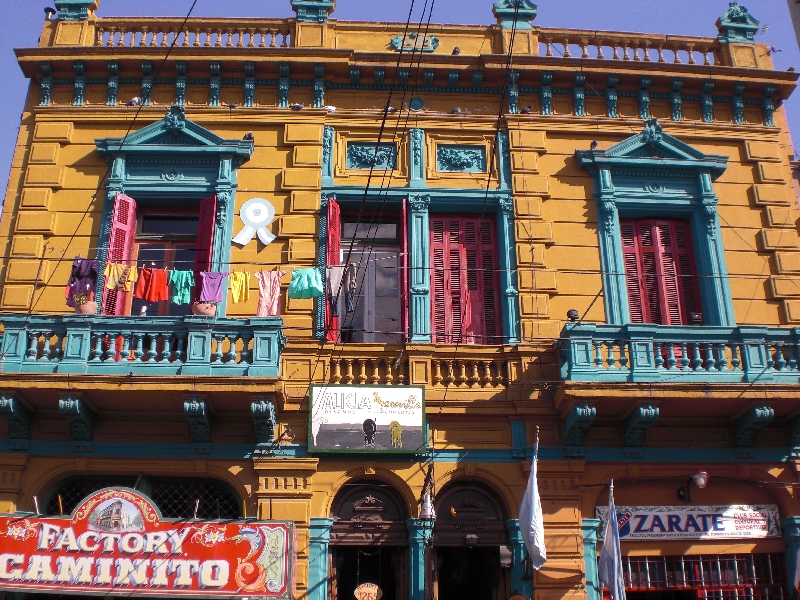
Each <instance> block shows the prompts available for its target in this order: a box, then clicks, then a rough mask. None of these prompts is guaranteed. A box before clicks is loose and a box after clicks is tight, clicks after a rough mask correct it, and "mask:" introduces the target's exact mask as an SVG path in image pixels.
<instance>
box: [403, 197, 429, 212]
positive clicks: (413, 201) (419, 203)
mask: <svg viewBox="0 0 800 600" xmlns="http://www.w3.org/2000/svg"><path fill="white" fill-rule="evenodd" d="M430 204H431V197H430V194H411V195H410V196H409V197H408V206H409V207H410V208H411V210H412V211H413V212H425V211H427V210H428V207H429V206H430Z"/></svg>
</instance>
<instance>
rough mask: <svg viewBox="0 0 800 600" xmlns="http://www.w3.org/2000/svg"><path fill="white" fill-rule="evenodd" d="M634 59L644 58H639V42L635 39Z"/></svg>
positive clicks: (636, 60) (637, 60)
mask: <svg viewBox="0 0 800 600" xmlns="http://www.w3.org/2000/svg"><path fill="white" fill-rule="evenodd" d="M633 60H634V62H641V60H642V59H641V58H639V42H638V41H635V40H634V42H633Z"/></svg>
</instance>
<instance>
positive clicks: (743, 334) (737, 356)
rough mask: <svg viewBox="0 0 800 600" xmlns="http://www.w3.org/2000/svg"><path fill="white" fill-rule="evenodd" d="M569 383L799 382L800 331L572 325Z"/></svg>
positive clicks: (567, 350)
mask: <svg viewBox="0 0 800 600" xmlns="http://www.w3.org/2000/svg"><path fill="white" fill-rule="evenodd" d="M561 337H562V339H561V342H560V351H561V375H562V377H563V378H564V380H565V381H596V382H662V383H666V382H670V383H671V382H680V383H689V382H714V383H738V382H757V383H783V384H787V383H789V384H797V383H798V378H800V365H798V361H800V346H799V344H800V328H797V327H795V328H778V327H751V326H741V327H689V326H686V327H683V326H664V325H639V324H632V325H623V326H617V325H597V324H593V323H580V324H575V325H567V326H566V327H565V328H564V330H563V332H562V334H561Z"/></svg>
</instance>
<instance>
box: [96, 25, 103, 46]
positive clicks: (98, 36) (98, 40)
mask: <svg viewBox="0 0 800 600" xmlns="http://www.w3.org/2000/svg"><path fill="white" fill-rule="evenodd" d="M104 34H105V29H103V28H102V27H98V28H97V31H95V33H94V45H95V46H102V45H103V35H104Z"/></svg>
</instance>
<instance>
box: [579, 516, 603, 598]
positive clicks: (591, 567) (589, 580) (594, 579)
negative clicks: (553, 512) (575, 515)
mask: <svg viewBox="0 0 800 600" xmlns="http://www.w3.org/2000/svg"><path fill="white" fill-rule="evenodd" d="M599 529H600V519H582V520H581V533H582V534H583V572H584V577H585V579H586V588H585V589H586V600H601V598H602V597H603V594H602V593H601V591H600V579H599V577H598V574H597V532H598V530H599Z"/></svg>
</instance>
